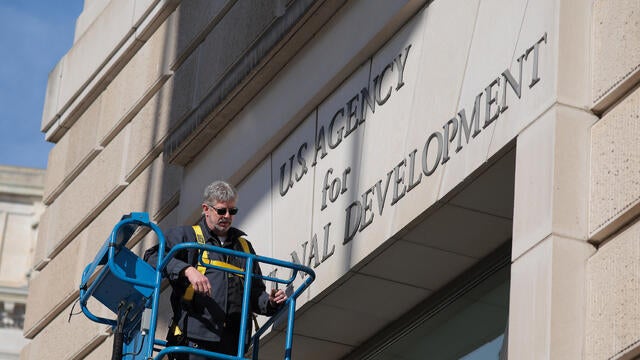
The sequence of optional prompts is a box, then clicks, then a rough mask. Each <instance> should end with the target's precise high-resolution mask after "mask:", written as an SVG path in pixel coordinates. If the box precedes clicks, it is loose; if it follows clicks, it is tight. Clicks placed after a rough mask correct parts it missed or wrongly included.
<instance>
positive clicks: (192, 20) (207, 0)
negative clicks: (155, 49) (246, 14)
mask: <svg viewBox="0 0 640 360" xmlns="http://www.w3.org/2000/svg"><path fill="white" fill-rule="evenodd" d="M234 2H235V1H230V0H218V1H211V0H192V1H183V2H182V3H180V5H179V7H178V8H177V9H176V11H175V13H174V15H172V16H177V17H179V18H180V19H189V21H179V20H178V29H177V38H176V42H175V48H176V54H177V59H171V60H172V62H171V63H172V64H173V63H174V60H178V61H180V60H181V59H183V58H185V57H186V56H188V55H189V54H190V52H191V51H192V47H194V46H196V45H197V43H198V41H200V40H202V37H203V36H206V31H207V29H209V28H210V27H212V26H215V24H216V23H217V22H218V21H220V17H221V16H222V15H224V14H225V12H226V10H228V8H229V7H231V6H233V3H234ZM172 67H173V66H172Z"/></svg>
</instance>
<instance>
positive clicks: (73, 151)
mask: <svg viewBox="0 0 640 360" xmlns="http://www.w3.org/2000/svg"><path fill="white" fill-rule="evenodd" d="M101 103H102V96H99V97H98V98H97V99H96V101H94V102H93V103H92V104H91V105H90V106H89V108H88V109H87V110H86V111H85V112H84V113H83V114H82V115H81V116H80V118H78V120H77V121H76V123H75V124H74V125H73V126H72V127H71V129H69V131H68V132H67V133H66V134H65V136H63V137H62V138H61V139H60V140H59V141H58V143H56V145H55V146H54V147H53V149H51V152H50V153H49V163H48V166H47V172H46V180H45V192H44V198H43V202H44V203H45V204H51V203H52V202H53V201H54V200H55V198H56V197H57V196H58V195H59V194H60V193H61V192H62V191H63V190H64V188H65V187H66V186H67V185H68V184H69V183H70V182H71V181H72V180H73V178H74V177H75V176H77V174H78V173H79V172H80V171H82V169H83V168H84V167H85V166H87V164H88V163H89V161H91V160H92V159H93V158H94V157H95V156H96V155H97V154H98V152H100V150H101V149H102V147H100V146H99V145H98V141H97V131H96V129H97V127H98V124H99V123H100V121H101V119H102V118H101V116H100V107H101Z"/></svg>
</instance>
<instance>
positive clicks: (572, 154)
mask: <svg viewBox="0 0 640 360" xmlns="http://www.w3.org/2000/svg"><path fill="white" fill-rule="evenodd" d="M595 120H596V119H595V117H593V116H592V115H591V114H590V113H588V112H585V111H579V110H576V109H574V108H570V107H566V106H562V105H560V106H556V107H554V108H552V109H550V110H549V111H547V112H546V113H545V114H544V115H543V116H541V117H540V118H539V119H538V120H537V121H535V122H534V123H533V124H531V125H530V126H529V127H528V128H527V129H526V130H525V131H523V132H522V133H521V134H520V135H519V137H518V146H517V148H516V161H517V163H516V177H515V193H514V215H513V216H514V222H513V252H512V256H513V257H514V258H517V257H518V256H520V255H521V254H523V253H525V252H526V251H527V250H528V249H530V248H531V247H533V246H535V244H536V243H538V242H539V241H540V240H542V239H544V238H546V237H547V236H549V235H550V234H552V233H553V234H559V235H562V236H565V237H569V238H573V239H581V240H587V231H586V227H587V222H588V221H587V219H588V215H587V210H588V206H589V205H588V203H587V201H586V198H587V196H586V194H587V193H588V181H587V179H586V176H585V174H587V173H588V168H589V160H588V158H587V156H586V153H587V151H588V148H589V129H590V128H591V125H592V124H593V122H594V121H595Z"/></svg>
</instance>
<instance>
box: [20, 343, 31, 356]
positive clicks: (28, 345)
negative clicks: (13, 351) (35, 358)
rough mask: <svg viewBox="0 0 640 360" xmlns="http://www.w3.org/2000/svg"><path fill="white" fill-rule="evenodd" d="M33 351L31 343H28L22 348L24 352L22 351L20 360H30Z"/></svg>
mask: <svg viewBox="0 0 640 360" xmlns="http://www.w3.org/2000/svg"><path fill="white" fill-rule="evenodd" d="M30 349H31V343H28V344H27V345H25V346H24V347H23V348H22V351H20V360H27V359H29V350H30Z"/></svg>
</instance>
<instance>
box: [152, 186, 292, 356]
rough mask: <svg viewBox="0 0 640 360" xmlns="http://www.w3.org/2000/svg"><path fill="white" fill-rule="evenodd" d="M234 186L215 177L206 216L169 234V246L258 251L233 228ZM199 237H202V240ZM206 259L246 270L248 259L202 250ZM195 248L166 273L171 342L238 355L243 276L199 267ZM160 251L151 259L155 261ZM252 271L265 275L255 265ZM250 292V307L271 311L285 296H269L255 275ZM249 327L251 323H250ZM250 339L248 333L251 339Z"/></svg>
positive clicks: (179, 257)
mask: <svg viewBox="0 0 640 360" xmlns="http://www.w3.org/2000/svg"><path fill="white" fill-rule="evenodd" d="M237 199H238V194H237V191H236V189H235V188H234V187H233V186H232V185H230V184H229V183H227V182H224V181H215V182H213V183H211V184H209V186H207V188H206V189H205V191H204V197H203V202H202V214H203V216H202V218H201V219H200V221H199V223H198V225H195V226H181V227H176V228H172V229H170V230H168V231H167V232H166V233H165V238H166V247H167V250H166V251H169V250H170V249H171V248H172V247H173V246H175V245H177V244H181V243H185V242H200V243H204V244H207V245H215V246H220V247H223V248H227V249H232V250H237V251H243V252H250V253H252V254H255V251H254V249H253V246H251V243H250V242H249V241H247V240H246V238H245V236H246V235H245V233H244V232H242V231H241V230H239V229H236V228H234V227H232V226H231V224H232V223H233V217H234V215H235V214H236V213H237V212H238V208H237V207H236V201H237ZM198 238H200V239H198ZM202 255H203V259H204V260H205V261H207V262H209V263H210V264H212V263H215V264H216V265H218V266H223V267H231V268H236V269H244V267H245V259H244V258H240V257H230V256H225V255H222V254H218V253H214V252H204V253H203V254H202ZM198 257H199V253H198V251H197V250H190V251H184V252H182V253H179V254H178V255H177V256H176V257H175V258H173V259H172V260H171V261H169V263H168V265H167V267H166V270H165V274H164V275H165V276H166V277H167V278H169V281H170V283H171V286H172V293H171V306H172V309H173V322H172V326H171V328H170V329H169V334H168V335H167V340H168V342H169V345H178V344H180V345H188V346H191V347H194V348H201V349H205V350H210V351H215V352H219V353H224V354H229V355H235V354H236V353H237V349H238V341H239V334H240V316H241V315H240V313H241V309H242V294H243V290H244V279H243V278H242V277H241V276H238V275H234V274H231V273H228V272H223V271H220V270H215V269H211V268H205V267H202V266H198V265H197V262H198ZM156 258H157V257H156V255H155V254H151V256H150V257H149V261H150V262H151V263H152V264H155V260H156ZM253 271H254V273H261V271H260V267H259V266H258V265H255V266H254V268H253ZM251 284H252V287H251V295H250V309H251V311H253V312H255V313H258V314H262V315H272V314H273V313H275V311H276V310H277V309H278V308H279V307H280V306H281V305H282V304H283V303H284V301H285V300H286V299H287V296H286V294H285V292H284V291H282V290H277V291H272V292H271V294H268V293H267V292H266V291H265V289H266V287H265V284H264V282H263V281H262V280H260V279H256V278H254V279H253V281H252V283H251ZM248 328H250V326H248ZM247 338H248V337H247ZM175 358H176V359H189V360H199V359H204V358H203V357H200V356H194V355H191V356H190V357H188V356H186V355H183V356H176V357H175Z"/></svg>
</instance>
